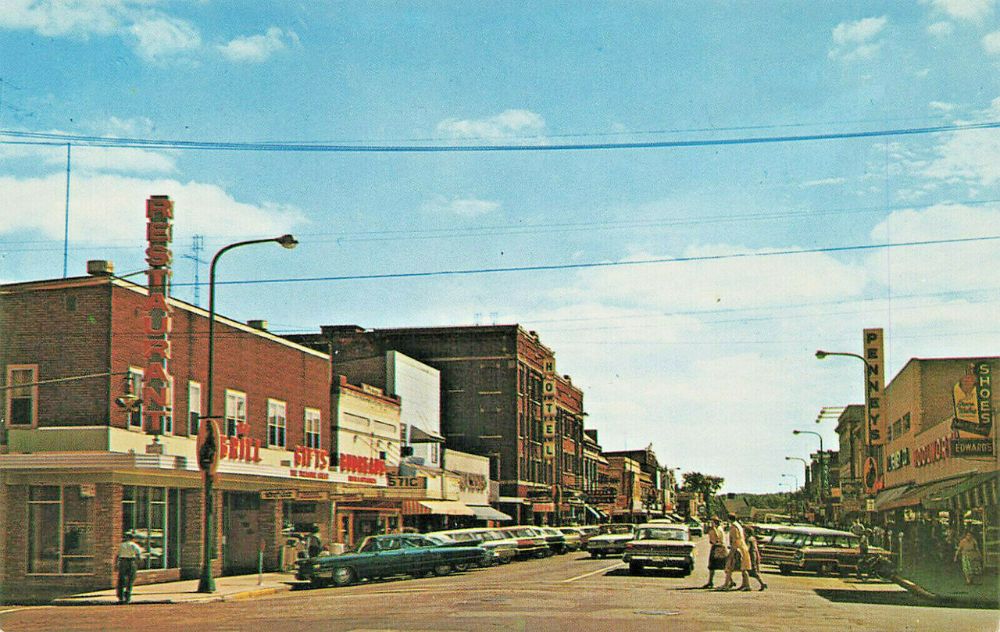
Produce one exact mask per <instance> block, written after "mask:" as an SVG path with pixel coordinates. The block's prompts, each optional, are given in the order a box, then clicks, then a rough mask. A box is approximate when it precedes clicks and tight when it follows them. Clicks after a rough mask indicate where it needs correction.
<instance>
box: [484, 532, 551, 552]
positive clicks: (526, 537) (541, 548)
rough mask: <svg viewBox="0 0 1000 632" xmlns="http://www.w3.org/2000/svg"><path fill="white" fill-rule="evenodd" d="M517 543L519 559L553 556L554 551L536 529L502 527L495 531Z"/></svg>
mask: <svg viewBox="0 0 1000 632" xmlns="http://www.w3.org/2000/svg"><path fill="white" fill-rule="evenodd" d="M495 530H496V531H499V532H500V533H502V534H503V535H504V537H507V538H510V539H512V540H515V541H516V542H517V556H516V557H517V559H519V560H525V559H528V558H532V557H548V556H550V555H552V549H550V548H549V545H548V542H546V541H545V538H544V537H543V536H542V534H540V533H538V532H537V531H535V528H534V527H529V526H516V527H500V528H498V529H495Z"/></svg>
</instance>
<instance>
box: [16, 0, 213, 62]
mask: <svg viewBox="0 0 1000 632" xmlns="http://www.w3.org/2000/svg"><path fill="white" fill-rule="evenodd" d="M155 3H156V0H6V2H4V3H3V9H2V10H0V29H8V30H30V31H34V32H36V33H38V34H39V35H42V36H44V37H71V38H77V39H86V38H88V37H90V36H92V35H93V36H114V35H117V36H119V37H122V38H124V39H125V40H127V42H128V43H129V45H131V46H132V47H133V48H134V49H135V52H136V54H138V55H139V56H140V57H142V58H143V59H145V60H147V61H154V62H163V61H169V60H170V58H171V57H172V56H173V55H176V54H177V53H181V52H187V51H192V50H196V49H199V48H200V47H201V35H200V34H199V32H198V29H197V28H196V27H195V26H194V25H192V24H191V23H190V22H188V21H186V20H182V19H180V18H176V17H173V16H170V15H167V14H165V13H163V12H162V11H158V10H154V9H150V8H149V7H150V5H152V4H155Z"/></svg>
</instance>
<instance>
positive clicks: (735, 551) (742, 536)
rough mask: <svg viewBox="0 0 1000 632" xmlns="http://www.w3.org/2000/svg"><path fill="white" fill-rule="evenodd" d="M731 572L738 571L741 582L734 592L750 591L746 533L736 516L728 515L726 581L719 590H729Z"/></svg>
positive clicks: (731, 578) (731, 584)
mask: <svg viewBox="0 0 1000 632" xmlns="http://www.w3.org/2000/svg"><path fill="white" fill-rule="evenodd" d="M733 571H739V572H740V575H741V577H742V578H743V582H742V583H741V584H740V586H739V588H737V589H736V590H750V551H749V550H748V549H747V542H746V533H745V532H744V531H743V525H741V524H740V521H739V520H737V518H736V514H729V559H728V560H727V561H726V579H725V581H724V582H723V583H722V588H721V590H731V589H732V588H733V587H734V586H735V584H734V583H733Z"/></svg>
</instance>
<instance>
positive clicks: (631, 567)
mask: <svg viewBox="0 0 1000 632" xmlns="http://www.w3.org/2000/svg"><path fill="white" fill-rule="evenodd" d="M628 572H629V573H630V574H632V575H642V564H641V563H639V562H629V563H628Z"/></svg>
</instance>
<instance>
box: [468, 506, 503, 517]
mask: <svg viewBox="0 0 1000 632" xmlns="http://www.w3.org/2000/svg"><path fill="white" fill-rule="evenodd" d="M468 507H469V509H471V510H472V512H473V513H474V514H476V518H478V519H480V520H513V518H511V517H510V516H508V515H507V514H505V513H504V512H502V511H497V510H496V509H494V508H493V507H489V506H487V505H468Z"/></svg>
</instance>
